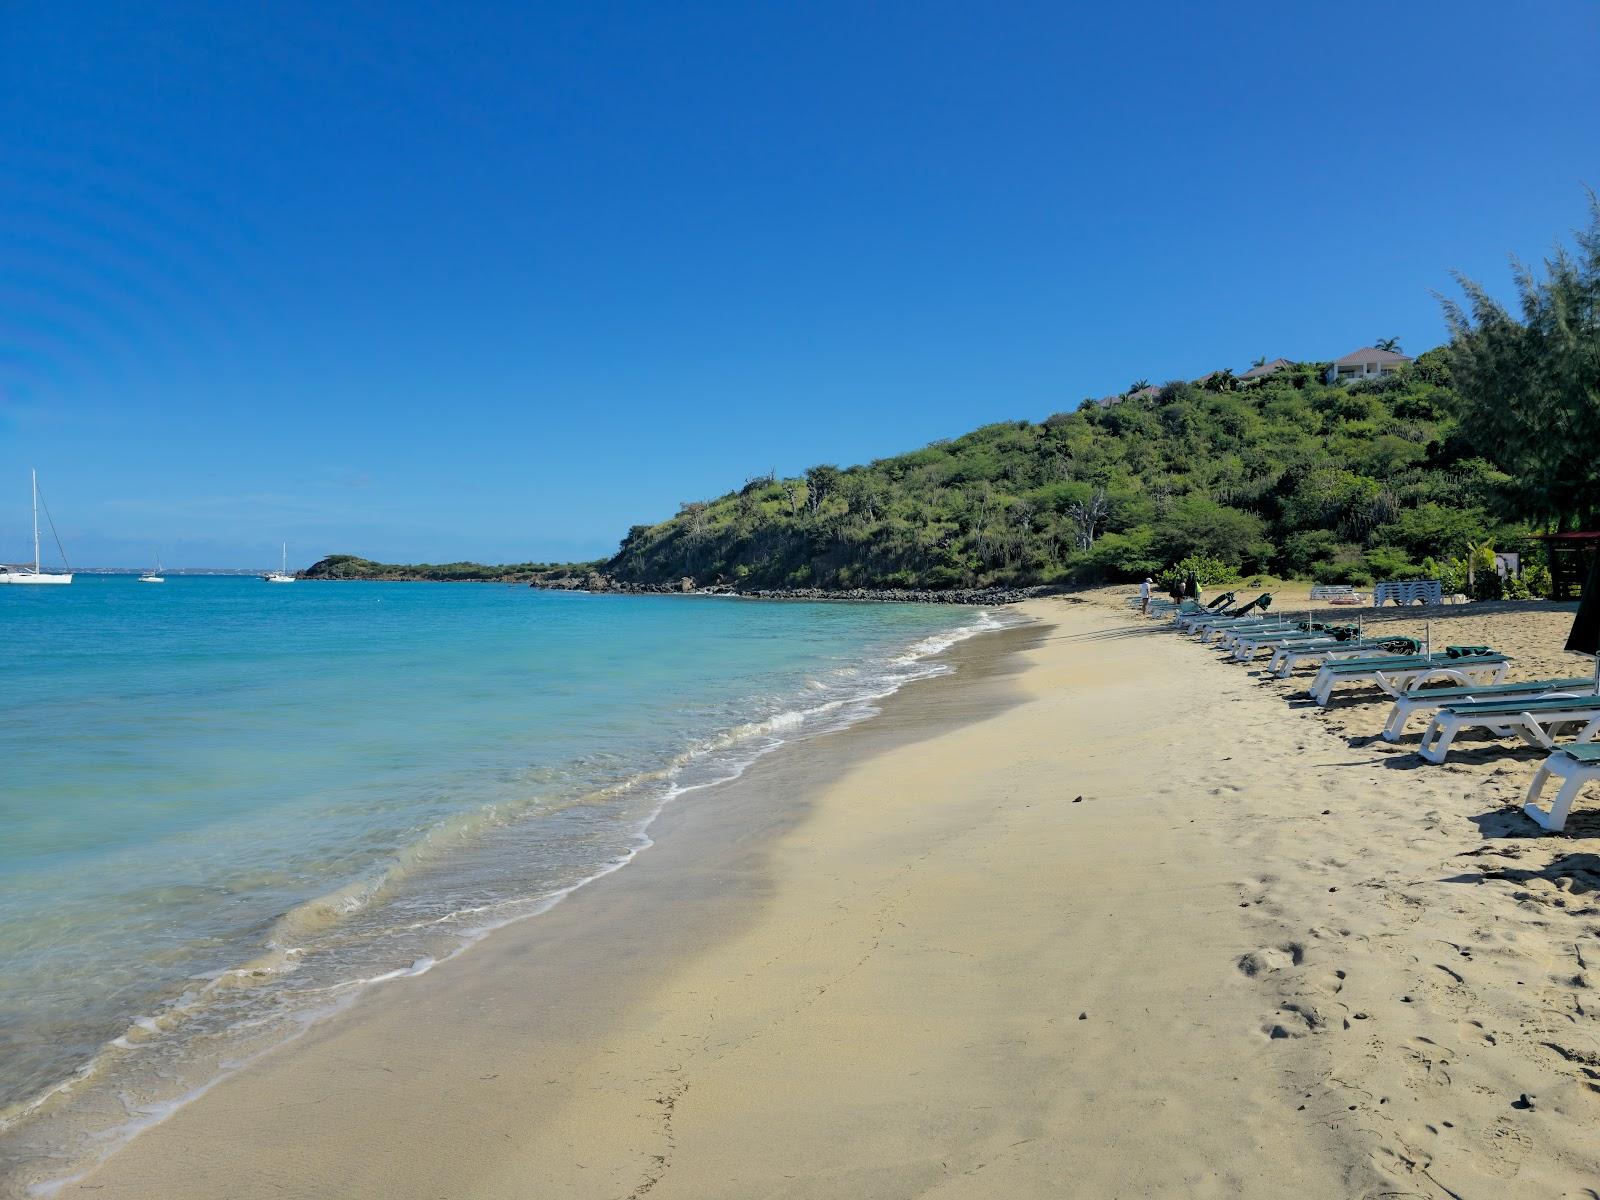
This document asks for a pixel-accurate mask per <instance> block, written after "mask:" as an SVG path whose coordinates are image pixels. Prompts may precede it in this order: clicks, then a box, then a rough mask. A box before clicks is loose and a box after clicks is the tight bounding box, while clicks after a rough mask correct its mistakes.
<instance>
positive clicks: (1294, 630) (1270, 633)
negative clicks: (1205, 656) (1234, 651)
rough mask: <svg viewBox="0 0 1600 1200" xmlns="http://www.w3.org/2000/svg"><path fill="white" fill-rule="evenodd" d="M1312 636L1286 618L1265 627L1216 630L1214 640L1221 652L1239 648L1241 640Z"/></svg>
mask: <svg viewBox="0 0 1600 1200" xmlns="http://www.w3.org/2000/svg"><path fill="white" fill-rule="evenodd" d="M1310 636H1311V635H1310V634H1308V633H1307V632H1306V631H1305V630H1304V629H1301V628H1300V626H1299V625H1298V624H1297V623H1296V622H1294V621H1291V620H1289V619H1288V618H1287V617H1285V618H1283V619H1281V620H1276V621H1267V622H1266V623H1265V624H1263V625H1230V626H1228V627H1227V628H1225V629H1218V630H1216V637H1215V639H1214V640H1215V642H1216V644H1217V648H1218V649H1219V650H1227V649H1229V648H1230V647H1233V646H1237V645H1238V644H1239V641H1240V639H1241V638H1262V637H1310Z"/></svg>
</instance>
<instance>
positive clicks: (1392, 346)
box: [1372, 338, 1400, 354]
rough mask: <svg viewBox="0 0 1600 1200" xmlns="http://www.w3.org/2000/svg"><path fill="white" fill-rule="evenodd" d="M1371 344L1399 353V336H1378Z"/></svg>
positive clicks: (1392, 352)
mask: <svg viewBox="0 0 1600 1200" xmlns="http://www.w3.org/2000/svg"><path fill="white" fill-rule="evenodd" d="M1372 345H1373V347H1374V348H1375V349H1378V350H1387V351H1389V353H1391V354H1399V353H1400V339H1399V338H1379V339H1378V340H1377V341H1375V342H1373V343H1372Z"/></svg>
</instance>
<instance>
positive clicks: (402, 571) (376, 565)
mask: <svg viewBox="0 0 1600 1200" xmlns="http://www.w3.org/2000/svg"><path fill="white" fill-rule="evenodd" d="M596 565H597V564H594V563H577V564H573V563H506V564H500V565H494V566H488V565H485V564H483V563H474V562H454V563H437V564H436V563H381V562H373V561H372V560H371V559H369V558H357V557H356V556H355V555H353V554H330V555H329V556H328V557H327V558H324V559H321V560H319V561H318V562H316V563H314V564H312V565H311V566H310V567H309V568H308V569H307V570H306V571H304V572H303V574H304V576H305V577H306V578H307V579H358V580H373V581H380V580H381V581H394V580H401V579H425V580H434V581H438V582H443V583H532V582H535V581H537V582H554V581H557V580H565V579H569V578H575V577H578V576H580V575H583V574H586V573H588V572H590V571H593V570H594V568H595V566H596Z"/></svg>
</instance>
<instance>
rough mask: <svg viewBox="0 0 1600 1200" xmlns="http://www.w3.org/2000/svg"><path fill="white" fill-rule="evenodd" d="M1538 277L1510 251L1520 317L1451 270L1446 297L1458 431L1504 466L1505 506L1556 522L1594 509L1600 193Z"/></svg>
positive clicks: (1564, 525)
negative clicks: (1461, 297)
mask: <svg viewBox="0 0 1600 1200" xmlns="http://www.w3.org/2000/svg"><path fill="white" fill-rule="evenodd" d="M1576 242H1577V248H1576V251H1571V250H1568V249H1567V248H1565V247H1557V249H1556V252H1555V253H1554V254H1553V255H1552V256H1551V257H1550V258H1548V259H1546V260H1545V262H1544V274H1543V277H1542V278H1541V277H1539V276H1536V275H1535V274H1534V272H1533V271H1532V270H1530V269H1529V268H1527V267H1525V266H1523V265H1521V264H1520V263H1516V262H1515V261H1513V267H1514V270H1515V276H1516V285H1517V293H1518V299H1519V301H1520V308H1521V317H1520V319H1518V317H1516V316H1513V315H1512V314H1511V313H1509V312H1508V311H1506V309H1505V308H1503V307H1502V306H1501V305H1500V304H1499V303H1498V302H1497V301H1495V300H1494V299H1493V298H1492V297H1490V296H1489V294H1488V293H1487V292H1486V291H1485V290H1484V289H1483V287H1482V286H1481V285H1479V284H1477V283H1474V282H1473V281H1472V280H1470V279H1468V278H1466V277H1465V276H1463V275H1459V274H1458V275H1457V277H1456V278H1457V281H1458V283H1459V284H1460V286H1461V290H1462V291H1463V292H1464V293H1465V294H1466V304H1465V306H1463V305H1461V304H1458V303H1456V302H1455V301H1452V300H1448V299H1444V298H1443V297H1441V302H1442V304H1443V305H1444V312H1445V320H1446V321H1447V322H1448V324H1449V326H1450V333H1451V342H1450V346H1451V352H1452V373H1453V378H1454V380H1455V384H1456V390H1457V392H1458V395H1459V409H1458V411H1459V415H1460V418H1461V426H1462V433H1463V434H1464V435H1465V437H1466V439H1467V440H1468V441H1469V442H1470V443H1471V444H1473V445H1474V446H1476V447H1478V448H1479V450H1480V453H1481V454H1482V455H1483V457H1485V458H1487V459H1489V460H1490V461H1491V462H1493V463H1494V465H1495V466H1497V467H1499V468H1500V469H1501V470H1503V471H1504V472H1506V474H1507V475H1509V476H1510V480H1509V481H1508V482H1507V484H1506V486H1505V488H1504V490H1503V492H1502V498H1503V503H1504V506H1505V510H1506V511H1507V513H1508V514H1509V515H1511V516H1514V517H1520V518H1524V519H1527V520H1531V521H1535V522H1538V523H1540V524H1543V525H1545V526H1547V527H1553V528H1555V529H1558V530H1569V529H1577V528H1581V527H1583V526H1584V525H1587V524H1590V523H1592V522H1593V521H1595V520H1596V519H1597V518H1600V457H1597V456H1596V454H1595V452H1594V449H1595V447H1596V446H1597V445H1600V199H1597V198H1596V197H1595V196H1594V194H1593V193H1591V194H1590V197H1589V225H1588V228H1587V229H1585V230H1582V231H1580V232H1579V233H1578V234H1577V236H1576Z"/></svg>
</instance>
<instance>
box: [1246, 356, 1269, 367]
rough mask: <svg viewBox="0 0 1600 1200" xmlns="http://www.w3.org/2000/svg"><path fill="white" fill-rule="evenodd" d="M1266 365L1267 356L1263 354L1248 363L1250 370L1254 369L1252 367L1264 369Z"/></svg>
mask: <svg viewBox="0 0 1600 1200" xmlns="http://www.w3.org/2000/svg"><path fill="white" fill-rule="evenodd" d="M1266 365H1267V356H1266V355H1265V354H1263V355H1262V356H1261V357H1260V358H1258V359H1255V360H1253V361H1252V362H1251V363H1250V366H1251V367H1252V368H1254V367H1264V366H1266Z"/></svg>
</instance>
